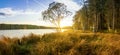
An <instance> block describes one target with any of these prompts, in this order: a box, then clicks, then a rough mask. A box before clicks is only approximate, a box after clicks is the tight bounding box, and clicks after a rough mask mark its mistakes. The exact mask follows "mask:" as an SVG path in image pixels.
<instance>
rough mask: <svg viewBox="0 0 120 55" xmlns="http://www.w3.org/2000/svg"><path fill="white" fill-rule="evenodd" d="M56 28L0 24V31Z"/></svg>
mask: <svg viewBox="0 0 120 55" xmlns="http://www.w3.org/2000/svg"><path fill="white" fill-rule="evenodd" d="M55 28H56V27H46V26H37V25H26V24H0V29H1V30H4V29H55Z"/></svg>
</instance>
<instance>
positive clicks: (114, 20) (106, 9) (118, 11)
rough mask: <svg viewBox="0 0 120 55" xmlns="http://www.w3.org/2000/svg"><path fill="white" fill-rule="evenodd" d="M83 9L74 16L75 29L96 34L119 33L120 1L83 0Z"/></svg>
mask: <svg viewBox="0 0 120 55" xmlns="http://www.w3.org/2000/svg"><path fill="white" fill-rule="evenodd" d="M82 2H83V3H81V4H83V7H82V8H81V9H80V10H79V11H77V12H76V14H75V16H74V19H73V21H74V25H73V27H74V28H75V29H77V30H84V31H85V30H91V31H94V32H102V31H104V30H106V31H108V32H111V31H112V32H114V31H119V29H120V0H82Z"/></svg>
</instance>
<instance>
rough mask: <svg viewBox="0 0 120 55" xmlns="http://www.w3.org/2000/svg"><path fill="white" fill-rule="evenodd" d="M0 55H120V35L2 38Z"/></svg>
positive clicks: (64, 34)
mask: <svg viewBox="0 0 120 55" xmlns="http://www.w3.org/2000/svg"><path fill="white" fill-rule="evenodd" d="M0 55H120V35H119V34H109V33H97V34H96V35H95V34H94V33H80V32H79V31H76V32H72V31H71V32H61V33H51V34H44V35H34V34H30V35H29V36H25V37H23V38H20V39H19V38H8V37H2V38H0Z"/></svg>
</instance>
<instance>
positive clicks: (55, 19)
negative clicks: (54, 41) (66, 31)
mask: <svg viewBox="0 0 120 55" xmlns="http://www.w3.org/2000/svg"><path fill="white" fill-rule="evenodd" d="M71 14H72V13H71V12H70V11H68V10H67V6H66V5H64V4H62V3H58V2H53V3H51V4H49V7H48V9H47V10H45V11H43V12H42V16H43V20H48V21H50V22H51V23H53V24H54V25H56V26H57V27H58V28H59V31H61V27H60V22H61V20H62V19H63V18H65V17H67V16H69V15H71Z"/></svg>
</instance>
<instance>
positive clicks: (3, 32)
mask: <svg viewBox="0 0 120 55" xmlns="http://www.w3.org/2000/svg"><path fill="white" fill-rule="evenodd" d="M52 32H56V30H55V29H26V30H22V29H21V30H0V37H1V36H8V37H11V38H12V37H23V36H27V35H29V34H30V33H34V34H41V35H43V34H45V33H52Z"/></svg>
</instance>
